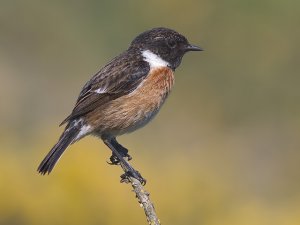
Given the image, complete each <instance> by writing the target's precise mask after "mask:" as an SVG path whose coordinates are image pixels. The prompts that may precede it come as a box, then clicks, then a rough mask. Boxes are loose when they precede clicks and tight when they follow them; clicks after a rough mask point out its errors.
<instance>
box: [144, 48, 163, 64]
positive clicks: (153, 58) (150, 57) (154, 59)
mask: <svg viewBox="0 0 300 225" xmlns="http://www.w3.org/2000/svg"><path fill="white" fill-rule="evenodd" d="M142 56H143V57H144V60H145V61H146V62H148V63H149V64H150V68H157V67H166V66H169V63H168V62H167V61H165V60H163V59H162V58H161V57H160V56H158V55H156V54H154V53H153V52H151V51H150V50H144V51H142Z"/></svg>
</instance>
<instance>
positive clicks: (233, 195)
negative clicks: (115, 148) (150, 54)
mask: <svg viewBox="0 0 300 225" xmlns="http://www.w3.org/2000/svg"><path fill="white" fill-rule="evenodd" d="M299 25H300V1H296V0H286V1H283V0H259V1H258V0H252V1H250V0H240V1H237V0H228V1H220V0H213V1H209V0H199V1H196V0H195V1H192V0H185V1H171V0H170V1H161V0H160V1H159V0H152V1H57V0H56V1H38V0H28V1H5V0H4V1H1V3H0V103H1V105H0V151H1V152H0V153H1V156H0V224H1V225H2V224H3V225H4V224H5V225H50V224H51V225H53V224H55V225H62V224H64V225H69V224H70V225H71V224H74V225H75V224H90V225H96V224H114V225H116V224H131V225H135V224H146V221H145V218H144V214H143V211H142V209H140V207H139V206H138V204H137V202H136V199H135V198H134V194H133V193H132V192H131V191H130V190H131V187H130V186H129V185H125V184H120V183H119V175H120V174H121V170H120V168H119V167H113V166H109V165H108V164H107V163H106V160H107V159H108V158H109V156H110V151H109V150H108V149H107V147H106V146H105V145H104V144H103V143H102V142H101V141H99V140H97V139H96V138H92V137H88V138H85V139H84V140H82V141H80V142H79V143H76V144H75V145H73V146H71V147H70V148H69V150H68V151H67V152H66V154H65V155H64V156H63V157H62V159H61V160H60V162H59V164H58V165H57V167H56V168H55V169H54V171H53V173H52V174H51V175H50V176H45V177H42V176H40V175H38V174H37V172H36V168H37V166H38V164H39V162H40V161H41V160H42V158H43V157H44V156H45V154H46V153H47V152H48V151H49V150H50V148H51V147H52V146H53V144H55V142H56V140H57V138H58V137H59V135H60V133H61V132H62V130H63V128H58V126H57V125H58V124H59V123H60V122H61V121H62V120H63V119H64V118H65V117H66V116H67V115H68V114H69V113H70V111H71V109H72V107H73V106H74V103H75V100H76V98H77V95H78V93H79V91H80V89H81V87H82V86H83V85H84V83H85V82H86V81H87V80H88V79H89V78H90V77H91V76H92V75H93V74H94V73H95V72H97V70H99V69H100V68H101V67H102V66H104V65H105V64H106V62H108V61H109V60H110V59H111V58H113V57H114V56H116V55H117V54H119V53H120V52H122V51H123V50H125V49H126V48H127V47H128V45H129V43H130V42H131V40H132V39H133V38H134V37H135V36H136V35H137V34H139V33H141V32H142V31H144V30H147V29H150V28H152V27H158V26H165V27H169V28H172V29H175V30H177V31H178V32H180V33H182V34H184V35H185V36H186V37H187V38H188V39H189V40H190V42H191V43H193V44H195V45H199V46H201V47H203V48H204V49H205V51H204V52H200V53H199V52H197V53H195V52H193V53H189V54H187V55H186V56H185V57H184V59H183V62H182V64H181V66H180V68H178V70H177V71H176V74H175V75H176V84H175V88H174V89H173V92H172V94H171V96H170V97H169V99H168V101H167V103H166V104H165V106H164V107H163V109H162V110H161V112H160V113H159V115H158V116H157V118H156V119H155V120H154V121H153V122H152V123H151V124H149V125H148V126H147V127H145V128H144V129H142V130H139V131H138V132H135V133H133V134H130V135H124V136H122V137H120V138H119V140H120V142H121V143H122V144H124V145H125V146H126V147H128V148H129V149H130V153H131V155H132V156H133V161H132V163H133V165H134V166H135V167H136V168H137V169H138V170H139V171H140V172H141V173H142V175H143V176H144V177H145V178H147V180H148V183H147V185H146V189H147V190H148V191H150V193H151V198H152V200H153V202H154V203H155V206H156V210H157V213H158V215H159V217H160V219H161V221H162V222H163V224H173V225H177V224H205V225H217V224H222V225H248V224H249V225H277V224H278V225H282V224H284V225H294V224H295V225H298V224H299V223H300V213H299V212H300V172H299V171H300V152H299V150H300V90H299V84H300V76H299V75H300V66H299V63H300V61H299V60H300V29H299Z"/></svg>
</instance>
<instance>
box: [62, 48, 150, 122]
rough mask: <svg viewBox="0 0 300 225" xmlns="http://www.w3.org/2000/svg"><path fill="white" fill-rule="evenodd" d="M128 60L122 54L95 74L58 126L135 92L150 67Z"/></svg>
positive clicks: (142, 62)
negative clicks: (71, 109) (69, 112)
mask: <svg viewBox="0 0 300 225" xmlns="http://www.w3.org/2000/svg"><path fill="white" fill-rule="evenodd" d="M127 53H128V52H127ZM126 55H128V54H126ZM129 56H130V54H129ZM130 58H131V57H126V58H125V54H122V55H120V56H118V57H117V58H115V59H113V60H112V61H111V62H110V63H109V64H107V65H106V66H105V67H103V68H102V69H101V70H100V71H99V72H98V73H97V74H95V75H94V76H93V77H92V79H91V80H90V81H89V82H87V83H86V84H85V86H84V87H83V89H82V91H81V93H80V95H79V97H78V99H77V103H76V105H75V107H74V109H73V111H72V113H71V114H70V115H69V116H68V117H67V118H66V119H65V120H64V121H63V122H62V123H61V124H60V125H62V124H64V123H66V122H67V121H70V120H73V119H76V118H78V117H81V116H83V115H85V114H86V113H88V112H91V111H92V110H94V109H95V108H97V107H99V106H101V105H104V104H105V103H107V102H109V101H111V100H114V99H116V98H119V97H121V96H123V95H127V94H129V93H131V92H132V91H133V90H135V89H136V88H137V87H138V85H139V84H140V83H141V82H142V80H144V79H145V77H146V76H147V75H148V72H149V71H150V67H149V65H148V63H147V62H145V61H143V60H142V59H139V60H138V61H137V60H136V59H135V60H132V59H130Z"/></svg>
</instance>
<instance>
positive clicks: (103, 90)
mask: <svg viewBox="0 0 300 225" xmlns="http://www.w3.org/2000/svg"><path fill="white" fill-rule="evenodd" d="M106 90H107V89H106V88H103V87H102V88H98V89H97V90H95V91H94V92H96V93H98V94H102V93H106Z"/></svg>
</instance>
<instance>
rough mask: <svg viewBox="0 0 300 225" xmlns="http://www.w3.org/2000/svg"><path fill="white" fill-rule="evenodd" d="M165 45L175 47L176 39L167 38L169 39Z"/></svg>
mask: <svg viewBox="0 0 300 225" xmlns="http://www.w3.org/2000/svg"><path fill="white" fill-rule="evenodd" d="M167 45H168V46H169V47H170V48H175V47H176V45H177V43H176V41H174V40H169V41H167Z"/></svg>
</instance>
